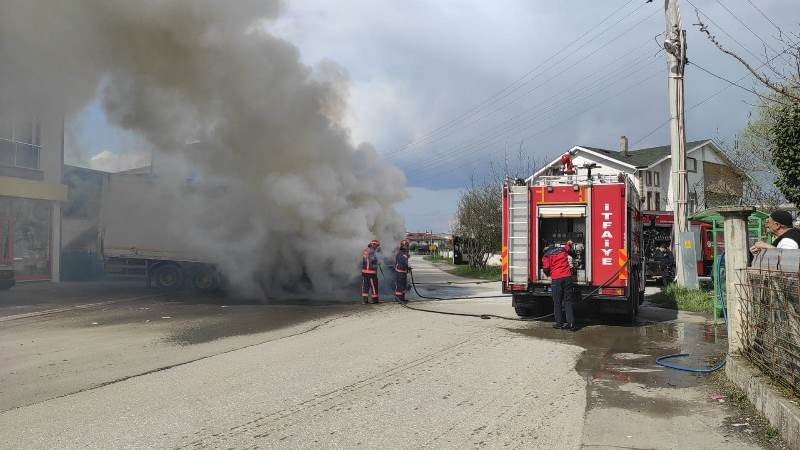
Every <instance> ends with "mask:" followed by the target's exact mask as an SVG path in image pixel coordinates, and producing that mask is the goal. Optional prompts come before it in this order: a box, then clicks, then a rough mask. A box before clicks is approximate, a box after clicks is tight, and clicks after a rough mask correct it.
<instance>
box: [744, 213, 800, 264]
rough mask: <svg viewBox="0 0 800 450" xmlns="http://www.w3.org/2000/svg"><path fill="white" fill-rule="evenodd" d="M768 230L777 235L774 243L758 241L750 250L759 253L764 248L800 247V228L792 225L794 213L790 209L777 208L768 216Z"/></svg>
mask: <svg viewBox="0 0 800 450" xmlns="http://www.w3.org/2000/svg"><path fill="white" fill-rule="evenodd" d="M767 230H769V232H770V233H772V234H773V235H774V236H777V237H776V238H775V240H774V241H772V244H771V245H770V244H767V243H766V242H756V243H755V245H753V246H752V247H750V251H751V252H753V253H758V252H759V251H761V249H762V248H782V249H784V250H797V249H800V230H798V229H797V228H794V227H792V215H791V214H789V212H788V211H783V210H780V209H777V210H775V211H772V214H770V215H769V217H768V218H767Z"/></svg>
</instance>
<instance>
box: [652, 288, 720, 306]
mask: <svg viewBox="0 0 800 450" xmlns="http://www.w3.org/2000/svg"><path fill="white" fill-rule="evenodd" d="M650 301H651V302H652V303H655V304H657V305H659V306H661V307H663V308H670V309H678V310H681V311H691V312H711V309H712V306H713V296H712V293H711V292H709V291H706V290H703V289H687V288H685V287H680V286H678V285H677V284H670V285H669V286H666V287H663V288H661V293H660V294H659V295H655V296H653V297H652V298H651V299H650Z"/></svg>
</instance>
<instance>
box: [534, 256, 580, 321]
mask: <svg viewBox="0 0 800 450" xmlns="http://www.w3.org/2000/svg"><path fill="white" fill-rule="evenodd" d="M571 251H572V241H567V243H566V244H564V246H563V247H562V246H558V245H552V246H550V247H547V248H546V249H545V251H544V255H543V256H542V270H543V271H544V274H545V275H547V276H548V277H550V280H551V284H550V289H551V290H552V294H553V315H554V317H555V324H553V328H563V329H567V330H575V329H576V328H575V312H574V310H573V308H572V266H571V264H570V255H569V254H570V252H571ZM562 308H563V309H564V312H565V313H566V319H567V321H566V322H564V320H563V315H562V311H561V309H562Z"/></svg>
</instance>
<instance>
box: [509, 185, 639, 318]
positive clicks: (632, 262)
mask: <svg viewBox="0 0 800 450" xmlns="http://www.w3.org/2000/svg"><path fill="white" fill-rule="evenodd" d="M569 172H572V173H571V174H570V173H569ZM565 173H566V174H565V175H561V176H550V177H547V176H543V177H540V178H538V179H536V180H535V181H527V182H526V181H523V180H514V181H508V182H507V183H506V184H505V186H504V189H503V243H502V262H501V266H502V284H503V292H504V293H507V294H512V295H513V297H512V298H513V301H512V303H513V306H514V309H515V310H516V312H517V314H518V315H519V316H531V315H536V316H538V315H543V314H544V312H545V311H546V309H548V308H550V307H552V299H551V296H550V295H551V293H550V279H549V278H548V277H546V276H545V275H544V272H543V271H542V269H541V260H542V254H543V252H544V249H545V248H546V247H548V246H549V245H554V244H555V245H563V244H564V243H565V242H566V241H568V240H570V241H572V242H573V246H572V247H573V250H574V258H573V267H574V269H573V272H574V277H573V279H574V281H575V289H574V293H573V295H574V296H575V297H574V298H575V300H583V302H581V303H582V305H586V306H590V307H591V308H590V309H592V310H596V309H595V307H602V309H603V310H605V311H607V312H617V313H623V314H625V315H626V316H627V317H628V318H629V319H630V320H634V319H635V317H636V313H637V311H638V309H639V304H640V303H641V302H642V300H643V299H644V272H643V268H644V264H643V259H642V215H641V212H640V210H639V205H640V204H641V203H640V201H639V194H638V192H637V191H636V188H635V187H634V185H633V183H632V182H631V181H630V180H629V178H628V177H627V176H625V175H619V176H616V175H615V176H610V175H592V174H591V172H590V171H589V173H588V174H587V175H584V176H578V175H576V174H575V171H574V170H573V171H565ZM579 297H580V299H579Z"/></svg>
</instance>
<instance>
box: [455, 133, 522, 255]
mask: <svg viewBox="0 0 800 450" xmlns="http://www.w3.org/2000/svg"><path fill="white" fill-rule="evenodd" d="M501 167H502V168H501ZM535 168H536V159H535V158H533V157H532V156H530V155H528V154H526V153H525V152H524V151H523V149H522V143H520V148H519V150H518V152H517V154H516V156H515V158H514V160H513V164H510V163H509V158H508V157H507V156H506V157H505V159H504V161H503V165H502V166H500V165H498V164H496V163H494V162H493V163H491V164H490V165H489V169H490V170H489V175H488V176H487V177H484V178H480V179H479V178H478V177H477V176H475V175H473V176H472V179H471V182H470V186H469V187H467V188H466V189H465V190H464V192H463V193H462V194H461V198H460V199H459V201H458V207H457V209H456V215H455V221H454V225H453V230H452V231H453V234H454V235H457V236H459V237H460V238H461V252H462V254H463V255H464V257H465V259H467V260H468V261H469V264H470V266H472V267H481V268H483V267H486V264H487V263H488V261H489V258H491V256H492V255H493V254H496V253H498V252H499V251H500V246H501V240H502V216H503V212H502V195H503V183H504V181H505V180H506V179H507V178H526V177H528V176H530V175H531V174H533V172H534V171H535Z"/></svg>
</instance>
